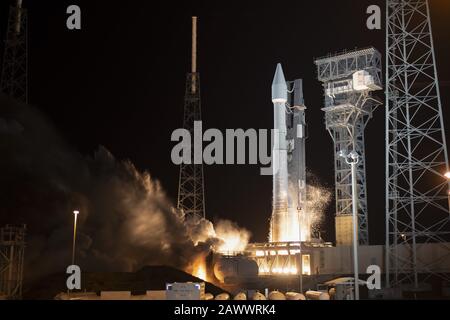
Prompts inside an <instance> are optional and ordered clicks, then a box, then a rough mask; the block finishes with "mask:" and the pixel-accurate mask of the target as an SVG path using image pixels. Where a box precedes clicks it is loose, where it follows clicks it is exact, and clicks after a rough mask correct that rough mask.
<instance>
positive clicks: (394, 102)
mask: <svg viewBox="0 0 450 320" xmlns="http://www.w3.org/2000/svg"><path fill="white" fill-rule="evenodd" d="M386 19H387V21H386V66H387V67H386V282H387V285H388V286H391V287H399V286H400V285H413V287H414V288H418V287H419V286H420V284H421V282H425V281H426V280H427V279H428V278H429V277H430V276H431V275H433V274H437V275H440V276H441V277H443V278H446V279H449V277H448V275H444V274H439V270H440V267H439V263H440V261H441V260H442V259H445V256H439V257H436V258H435V259H434V260H433V261H431V262H430V261H428V262H426V263H425V262H423V261H422V260H421V259H419V258H418V257H419V256H421V255H422V253H423V250H426V246H425V245H422V244H425V243H437V244H440V245H441V246H442V247H444V248H445V250H444V252H447V253H448V254H450V246H449V244H448V241H449V236H450V216H449V194H448V190H449V180H448V179H447V178H446V176H445V174H446V172H448V171H449V166H448V154H447V146H446V140H445V139H446V138H445V132H444V122H443V116H442V105H441V99H440V92H439V82H438V76H437V68H436V59H435V53H434V45H433V36H432V29H431V19H430V10H429V6H428V1H427V0H388V1H387V5H386Z"/></svg>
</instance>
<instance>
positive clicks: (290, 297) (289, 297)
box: [286, 292, 306, 300]
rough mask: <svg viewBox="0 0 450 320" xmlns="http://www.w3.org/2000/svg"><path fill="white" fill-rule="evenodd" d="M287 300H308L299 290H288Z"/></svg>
mask: <svg viewBox="0 0 450 320" xmlns="http://www.w3.org/2000/svg"><path fill="white" fill-rule="evenodd" d="M286 300H306V298H305V296H304V295H303V294H301V293H298V292H286Z"/></svg>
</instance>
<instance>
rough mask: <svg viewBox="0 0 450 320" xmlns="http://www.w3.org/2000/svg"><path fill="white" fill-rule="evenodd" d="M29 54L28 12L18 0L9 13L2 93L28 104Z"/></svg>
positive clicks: (1, 84)
mask: <svg viewBox="0 0 450 320" xmlns="http://www.w3.org/2000/svg"><path fill="white" fill-rule="evenodd" d="M27 54H28V53H27V11H26V9H23V8H22V0H17V2H16V6H11V7H10V11H9V19H8V30H7V34H6V41H5V51H4V55H3V66H2V74H1V79H0V91H1V92H3V93H4V94H5V95H7V96H10V97H12V98H14V99H16V100H17V101H19V102H24V103H28V75H27V74H28V62H27V61H28V57H27Z"/></svg>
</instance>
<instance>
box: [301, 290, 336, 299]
mask: <svg viewBox="0 0 450 320" xmlns="http://www.w3.org/2000/svg"><path fill="white" fill-rule="evenodd" d="M306 298H307V299H308V300H330V295H329V294H328V293H327V292H322V291H306Z"/></svg>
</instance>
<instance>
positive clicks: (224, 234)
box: [186, 219, 251, 253]
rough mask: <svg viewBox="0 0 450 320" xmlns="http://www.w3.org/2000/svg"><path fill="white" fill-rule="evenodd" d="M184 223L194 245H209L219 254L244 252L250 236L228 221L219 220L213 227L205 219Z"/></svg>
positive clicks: (244, 230)
mask: <svg viewBox="0 0 450 320" xmlns="http://www.w3.org/2000/svg"><path fill="white" fill-rule="evenodd" d="M186 223H187V226H188V229H189V230H190V233H189V234H190V237H191V239H192V240H193V241H194V243H195V244H198V243H202V242H203V243H210V244H211V248H212V250H214V251H217V252H220V253H235V252H241V251H244V250H245V248H246V247H247V245H248V242H249V240H250V236H251V234H250V232H249V231H248V230H246V229H242V228H240V227H239V226H238V225H237V224H236V223H234V222H231V221H228V220H219V221H218V222H217V223H216V224H215V225H214V224H213V223H212V222H211V221H209V220H206V219H202V220H200V221H192V220H191V221H189V220H188V221H187V222H186Z"/></svg>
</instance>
